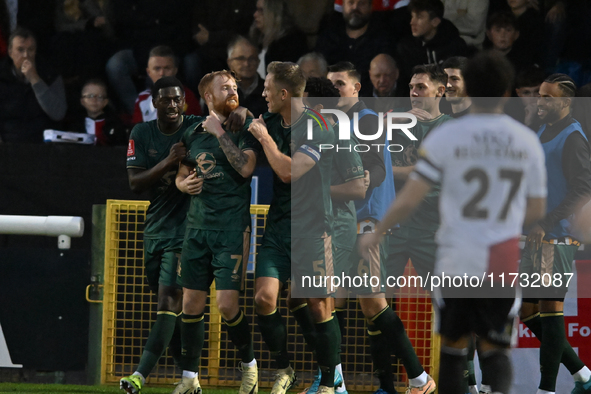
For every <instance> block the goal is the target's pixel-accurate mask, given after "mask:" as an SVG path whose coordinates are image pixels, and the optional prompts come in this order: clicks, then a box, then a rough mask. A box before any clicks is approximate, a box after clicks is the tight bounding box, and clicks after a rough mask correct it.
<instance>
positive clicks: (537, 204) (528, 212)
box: [523, 197, 546, 228]
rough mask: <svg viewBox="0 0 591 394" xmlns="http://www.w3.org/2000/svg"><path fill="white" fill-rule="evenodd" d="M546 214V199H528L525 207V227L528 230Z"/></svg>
mask: <svg viewBox="0 0 591 394" xmlns="http://www.w3.org/2000/svg"><path fill="white" fill-rule="evenodd" d="M545 213H546V198H544V197H542V198H528V199H527V205H526V207H525V218H524V219H523V227H525V228H528V227H529V226H531V225H532V224H534V223H536V222H537V221H538V220H540V219H542V218H543V217H544V214H545Z"/></svg>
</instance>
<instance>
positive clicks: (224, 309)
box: [217, 300, 239, 320]
mask: <svg viewBox="0 0 591 394" xmlns="http://www.w3.org/2000/svg"><path fill="white" fill-rule="evenodd" d="M217 306H218V310H219V311H220V314H221V315H222V317H223V318H224V320H232V319H233V318H235V317H236V315H237V314H238V311H239V309H238V304H237V303H232V302H229V301H228V300H220V301H218V304H217Z"/></svg>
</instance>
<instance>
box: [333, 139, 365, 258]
mask: <svg viewBox="0 0 591 394" xmlns="http://www.w3.org/2000/svg"><path fill="white" fill-rule="evenodd" d="M337 146H338V149H336V150H335V152H334V154H333V161H332V174H331V178H330V183H331V185H333V186H336V185H342V184H343V183H347V182H349V181H351V180H353V179H358V178H363V176H364V174H363V164H362V163H361V156H359V153H357V152H355V150H354V149H353V146H354V143H353V140H337ZM332 212H333V215H334V225H333V237H332V243H333V245H335V246H337V247H339V248H343V249H347V250H353V244H352V243H351V242H350V240H351V239H353V242H354V241H355V237H356V234H357V214H356V209H355V203H354V202H353V201H335V200H333V202H332Z"/></svg>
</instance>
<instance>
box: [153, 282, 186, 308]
mask: <svg viewBox="0 0 591 394" xmlns="http://www.w3.org/2000/svg"><path fill="white" fill-rule="evenodd" d="M182 301H183V291H182V290H181V289H177V288H173V287H167V288H164V289H163V288H162V287H161V288H160V289H159V291H158V310H159V311H171V312H175V313H179V312H180V311H181V309H182V306H183V304H182Z"/></svg>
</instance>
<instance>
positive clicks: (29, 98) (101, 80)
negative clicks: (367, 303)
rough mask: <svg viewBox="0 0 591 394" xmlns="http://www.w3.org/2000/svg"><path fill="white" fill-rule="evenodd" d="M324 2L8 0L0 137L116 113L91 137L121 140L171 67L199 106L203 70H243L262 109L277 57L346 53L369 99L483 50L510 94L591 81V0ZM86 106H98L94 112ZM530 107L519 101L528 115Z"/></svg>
mask: <svg viewBox="0 0 591 394" xmlns="http://www.w3.org/2000/svg"><path fill="white" fill-rule="evenodd" d="M323 1H324V2H325V3H326V15H325V16H324V17H323V18H322V20H321V21H320V23H319V26H318V28H317V30H316V31H315V32H312V33H311V32H310V31H306V32H304V31H302V29H300V28H299V27H298V26H297V24H296V23H295V21H296V20H297V19H298V18H296V17H295V16H297V15H292V14H291V10H293V9H297V10H299V12H302V10H305V7H294V6H293V4H291V5H290V3H291V2H290V1H288V0H169V1H166V2H163V1H160V0H141V1H140V0H126V1H114V0H0V93H1V94H0V141H2V142H5V143H19V142H27V143H41V142H42V141H43V137H42V136H43V130H45V129H47V128H51V129H56V130H64V131H78V132H85V129H86V130H87V129H88V128H84V127H80V125H82V124H86V125H90V124H91V123H92V121H96V119H98V118H102V117H103V116H105V114H108V117H109V118H110V119H113V118H118V122H117V127H115V128H112V129H111V130H117V132H114V136H112V137H113V138H99V137H98V135H97V143H98V144H104V145H111V144H117V143H125V138H122V137H121V135H124V134H125V131H123V132H122V131H120V130H121V129H123V130H125V129H126V128H127V129H129V128H130V127H131V126H133V124H135V123H138V122H141V121H146V120H150V119H153V117H154V116H155V112H154V109H153V106H152V105H151V99H150V95H149V92H150V88H151V86H152V85H153V83H154V82H155V81H156V80H157V79H159V78H160V77H162V76H168V75H177V77H179V78H180V79H181V80H182V81H183V83H184V84H185V87H186V89H185V90H186V92H187V96H188V97H189V98H190V100H189V99H188V100H187V103H188V108H187V109H186V111H187V113H190V114H200V113H206V108H203V102H202V101H201V104H199V97H198V95H197V91H198V90H197V86H198V84H199V81H200V79H201V77H202V76H203V75H204V74H205V73H207V72H210V71H213V70H220V69H224V68H225V69H230V70H232V71H233V72H234V73H236V75H237V76H238V78H239V81H238V85H239V94H240V100H241V103H242V104H243V105H245V106H246V107H248V108H249V109H251V110H252V111H253V113H255V115H258V114H261V113H263V112H265V111H266V103H265V101H264V99H263V98H262V97H261V92H262V89H263V82H264V81H263V79H264V77H265V71H266V66H267V65H268V64H269V63H270V62H272V61H291V62H298V64H300V65H301V67H302V68H303V69H304V71H305V73H306V75H307V76H325V75H326V70H327V66H329V65H332V64H335V63H338V62H341V61H350V62H352V63H353V64H354V65H355V67H356V69H357V71H358V72H359V73H360V74H361V91H360V96H361V97H405V96H408V80H409V78H410V73H411V70H412V68H413V67H414V66H416V65H419V64H432V63H438V64H442V63H443V62H444V61H445V60H446V59H448V58H450V57H454V56H468V57H469V56H471V55H473V54H474V53H476V52H478V51H481V50H483V49H493V50H496V51H499V52H501V53H503V54H504V55H505V56H507V58H508V59H509V60H510V61H511V63H512V64H513V65H514V67H515V69H516V75H518V76H519V75H521V79H519V78H518V81H517V82H519V84H520V86H518V87H517V88H518V90H516V92H518V91H521V90H523V89H524V88H528V87H530V86H524V85H523V83H525V84H526V85H528V84H531V80H532V78H529V79H527V78H526V76H528V75H529V76H531V75H533V76H537V78H538V79H539V76H540V75H547V74H549V73H551V72H564V73H567V74H569V75H570V76H571V77H573V78H574V79H575V81H576V82H577V83H578V86H581V87H582V86H583V85H585V84H586V83H588V82H590V81H591V61H590V60H591V45H590V44H591V25H590V24H588V23H587V21H588V20H589V17H591V4H590V2H585V1H577V0H410V1H409V0H379V1H378V0H375V1H372V0H336V1H334V3H333V0H323ZM144 70H145V71H144ZM532 70H533V71H532ZM89 81H90V82H89ZM90 88H96V89H98V90H100V91H101V92H100V93H88V92H85V89H87V90H88V89H90ZM96 89H95V90H96ZM520 89H521V90H520ZM589 90H590V89H583V90H582V91H583V92H586V91H589ZM107 92H110V96H107ZM193 92H195V94H194V93H193ZM91 96H92V97H91ZM89 100H90V101H92V100H94V101H99V102H100V103H99V104H101V106H102V108H101V111H100V113H96V110H92V111H91V110H89V108H88V101H89ZM103 108H104V110H103ZM532 108H533V104H532V101H531V100H529V101H527V100H526V101H524V110H523V116H524V121H526V120H525V117H527V116H528V115H530V114H531V111H532ZM97 117H98V118H97ZM84 118H86V123H85V122H82V121H81V119H84ZM527 121H531V116H529V117H528V120H527ZM109 124H112V122H109ZM90 129H93V128H92V127H91V128H90ZM86 132H88V131H86Z"/></svg>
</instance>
